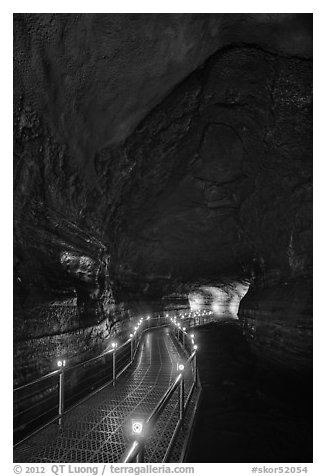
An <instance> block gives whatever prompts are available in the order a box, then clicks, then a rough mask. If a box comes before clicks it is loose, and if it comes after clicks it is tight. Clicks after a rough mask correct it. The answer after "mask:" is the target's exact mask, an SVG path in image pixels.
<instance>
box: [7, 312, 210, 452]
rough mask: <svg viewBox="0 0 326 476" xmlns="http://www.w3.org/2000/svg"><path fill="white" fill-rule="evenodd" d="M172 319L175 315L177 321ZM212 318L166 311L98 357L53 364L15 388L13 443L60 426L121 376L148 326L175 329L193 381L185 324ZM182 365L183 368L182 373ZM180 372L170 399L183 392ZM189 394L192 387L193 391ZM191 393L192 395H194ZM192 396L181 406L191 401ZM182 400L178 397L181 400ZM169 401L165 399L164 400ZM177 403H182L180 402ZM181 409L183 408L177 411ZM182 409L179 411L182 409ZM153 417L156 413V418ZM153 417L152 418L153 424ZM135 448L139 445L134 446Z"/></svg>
mask: <svg viewBox="0 0 326 476" xmlns="http://www.w3.org/2000/svg"><path fill="white" fill-rule="evenodd" d="M171 315H174V316H175V315H178V317H179V319H180V322H179V325H178V324H177V321H176V318H175V317H171ZM210 320H212V317H211V316H210V315H209V313H208V312H207V311H205V312H204V313H201V312H196V313H189V312H188V313H187V312H182V311H169V312H166V313H164V315H160V314H158V315H156V316H152V317H150V318H149V317H148V318H141V319H139V320H138V322H137V323H136V324H134V327H133V332H132V333H130V336H129V339H128V340H127V341H126V342H125V343H124V344H122V345H121V346H120V347H117V346H116V344H115V343H113V346H112V347H111V348H110V349H109V350H107V351H105V352H103V353H102V354H101V355H99V356H96V357H93V358H91V359H88V360H86V361H84V362H81V363H79V364H76V365H73V366H69V365H67V362H66V361H65V359H61V360H58V361H57V365H58V369H57V370H55V371H53V372H50V373H48V374H46V375H44V376H42V377H40V378H38V379H36V380H33V381H32V382H29V383H27V384H25V385H22V386H20V387H17V388H15V389H14V439H15V446H16V445H17V444H18V443H21V442H22V441H24V440H25V439H26V438H29V437H30V436H31V435H32V434H34V433H36V432H38V431H40V430H41V429H42V428H44V427H46V426H48V425H50V424H51V423H54V422H58V423H59V424H61V421H62V420H61V419H62V416H63V415H64V414H65V413H67V412H68V411H70V410H72V409H73V408H75V407H76V406H77V405H79V404H81V403H82V402H84V401H85V400H86V399H88V398H90V397H91V396H92V395H94V394H95V393H97V392H99V391H100V390H101V389H102V388H104V387H105V386H107V385H109V384H111V383H112V385H115V383H116V380H117V379H118V378H119V376H120V375H122V374H123V373H124V372H125V371H126V370H127V369H128V367H129V366H130V365H131V363H132V362H133V360H134V358H135V355H136V351H137V348H138V346H139V342H140V338H141V335H142V334H143V332H144V331H146V330H148V329H149V328H154V327H161V326H164V325H167V324H170V325H172V326H173V329H174V332H175V336H176V338H177V339H178V340H179V342H180V343H181V344H182V345H183V347H184V349H185V351H187V352H188V354H190V357H189V359H188V361H187V363H186V367H189V365H192V366H193V376H194V377H193V379H194V383H195V382H196V374H197V371H196V370H195V367H196V353H195V352H194V351H195V348H194V349H193V348H192V346H194V341H193V338H192V337H191V335H190V334H187V333H186V332H185V327H184V326H185V325H187V327H192V326H196V325H200V324H204V323H205V322H207V321H210ZM186 367H185V369H186ZM182 375H183V373H182V372H181V373H180V374H179V376H180V377H179V376H178V379H179V380H178V379H177V383H176V384H175V387H174V388H173V391H171V393H169V395H171V396H172V394H174V392H175V391H176V389H177V388H179V392H181V390H180V389H181V388H182V385H183V383H182V382H183V378H182ZM192 390H193V388H192ZM192 390H191V392H192ZM168 392H169V390H168ZM190 396H191V395H190V394H189V395H188V399H187V401H186V403H185V405H184V407H183V408H184V409H185V408H186V407H187V403H188V402H189V398H190ZM180 398H181V397H180ZM169 399H170V397H169V398H168V400H169ZM180 405H181V404H180ZM180 408H181V407H180ZM180 411H181V410H180ZM156 414H157V413H155V415H156ZM153 421H154V417H153V419H152V420H151V424H152V423H153ZM137 446H138V445H137Z"/></svg>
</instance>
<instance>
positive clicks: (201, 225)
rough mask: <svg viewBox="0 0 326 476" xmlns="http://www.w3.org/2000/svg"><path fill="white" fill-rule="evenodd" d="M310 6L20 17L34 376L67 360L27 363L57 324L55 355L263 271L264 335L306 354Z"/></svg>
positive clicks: (282, 357)
mask: <svg viewBox="0 0 326 476" xmlns="http://www.w3.org/2000/svg"><path fill="white" fill-rule="evenodd" d="M148 20H150V21H149V22H148ZM124 22H125V23H124ZM137 22H138V23H137ZM310 22H311V18H310V16H309V15H308V17H307V16H300V15H298V16H296V15H279V16H275V15H260V14H257V15H253V16H252V18H251V17H250V16H246V15H244V16H243V15H233V16H232V15H231V16H225V15H218V14H217V15H204V16H201V15H199V16H197V15H182V14H181V15H172V16H165V15H161V16H159V15H158V16H157V15H154V16H150V17H146V16H145V17H144V16H142V15H140V16H137V15H136V16H134V15H126V16H119V15H118V16H117V15H112V16H110V15H98V16H97V15H74V14H71V15H42V14H40V15H38V14H37V15H17V16H16V18H15V22H14V26H15V45H14V51H15V55H14V78H15V84H14V160H15V162H14V171H15V172H14V174H15V175H14V241H15V242H14V304H15V310H14V318H15V323H14V328H15V341H16V342H17V344H15V349H18V350H17V353H16V355H17V361H16V368H17V378H20V376H19V374H20V373H23V374H24V375H25V376H29V377H30V376H31V375H34V374H35V373H37V372H40V373H42V372H45V371H46V370H49V369H48V368H47V366H48V365H49V364H48V363H47V364H45V363H44V365H43V364H42V365H40V366H38V367H37V369H36V367H35V365H36V364H35V365H34V364H32V363H31V364H30V368H29V369H27V368H26V366H28V364H27V363H26V364H25V365H24V366H23V364H22V359H23V356H24V352H25V350H23V349H27V350H26V352H27V354H28V355H30V354H32V352H33V349H35V352H36V354H43V353H44V352H45V350H44V349H45V347H46V345H47V343H48V342H49V340H48V337H47V336H51V339H52V340H53V345H52V344H51V346H52V347H51V348H52V349H53V351H52V350H51V358H52V355H54V354H55V353H56V351H55V349H56V347H58V349H59V348H60V345H61V344H60V345H59V344H57V343H58V342H66V344H63V347H62V352H66V351H67V349H68V348H69V349H72V348H74V349H75V350H76V353H77V348H78V347H79V348H80V349H81V352H80V355H84V350H85V351H86V349H88V350H89V351H92V349H93V350H94V352H96V351H97V349H98V344H99V342H100V341H101V340H103V339H106V337H107V336H108V335H109V334H110V332H111V329H112V328H113V325H114V323H115V322H117V321H121V320H124V319H128V318H129V317H130V316H132V315H134V314H140V313H142V312H144V313H145V312H146V313H147V312H150V311H154V310H159V308H160V307H164V306H166V305H167V300H166V299H165V300H164V299H163V297H164V296H165V297H167V296H170V297H171V295H172V296H173V293H177V294H178V289H179V290H181V291H180V293H181V295H182V293H183V291H182V289H194V288H196V286H198V284H199V285H202V283H205V286H208V287H215V288H219V287H220V288H221V289H223V286H225V284H228V283H229V284H230V285H231V283H233V282H235V281H236V282H244V281H248V282H249V281H250V282H251V283H252V285H251V287H250V289H249V292H248V295H247V296H246V298H245V299H243V301H242V303H241V307H240V317H241V319H242V320H243V322H244V323H245V324H244V328H245V329H246V332H247V330H248V333H249V334H250V335H251V334H252V331H251V330H250V327H252V326H253V325H254V326H255V329H256V331H255V336H254V339H252V338H251V337H250V339H251V340H253V345H254V346H255V348H256V350H257V352H259V353H261V354H264V355H265V357H266V358H270V359H272V360H274V361H276V360H278V361H279V362H280V361H283V362H284V363H285V364H286V365H288V363H289V362H293V365H294V366H297V364H298V361H299V360H300V359H299V357H297V356H295V357H294V358H293V359H292V358H291V359H290V358H288V355H287V352H290V353H291V352H292V353H293V352H294V353H295V354H296V355H297V354H300V353H302V354H304V356H302V362H303V364H304V366H305V365H306V362H307V361H308V360H309V358H308V357H307V355H308V353H309V352H310V351H309V348H310V344H309V341H310V334H311V325H310V323H311V314H309V313H308V309H309V306H310V308H311V305H308V295H309V292H310V290H311V275H312V250H311V229H312V224H311V218H312V210H311V200H312V198H311V197H312V183H311V180H312V114H311V109H312V61H311V32H310ZM144 25H146V26H144ZM194 25H195V27H194ZM143 27H144V28H143ZM193 27H194V28H193ZM254 27H255V28H254ZM130 32H131V33H130ZM299 33H300V34H299ZM129 34H131V36H132V37H133V43H132V44H131V43H130V41H129V40H130V39H129V36H128V35H129ZM266 38H269V40H267V39H266ZM149 39H151V41H149ZM286 283H287V284H286ZM303 289H305V292H304V293H303V292H302V290H303ZM287 290H291V292H289V295H288V296H287ZM180 293H179V294H180ZM177 294H175V296H177ZM293 296H295V297H293ZM162 299H163V300H162ZM172 301H173V299H172ZM172 301H171V299H170V301H169V304H168V305H169V306H170V307H171V305H172V307H173V302H172ZM181 301H182V299H181V300H180V296H179V297H177V298H176V302H177V304H178V305H179V304H180V302H181ZM299 301H300V302H299ZM182 302H183V301H182ZM275 302H277V303H278V308H277V311H275V309H274V307H275ZM182 305H184V302H183V303H182ZM290 315H291V316H292V317H289V316H290ZM295 315H297V318H296V317H295ZM303 316H304V317H303ZM296 319H297V320H296ZM290 321H291V322H290ZM280 322H282V323H286V324H282V323H281V324H280ZM84 329H87V331H84ZM275 332H277V335H282V336H283V334H284V345H281V344H280V342H281V341H282V339H283V337H282V338H281V339H278V343H276V340H277V339H275V338H274V337H272V335H274V334H275ZM70 334H71V336H78V337H76V338H75V337H71V338H70V337H67V339H66V337H65V338H64V339H63V340H60V339H62V338H61V337H59V336H69V335H70ZM92 336H94V339H93V338H92ZM49 338H50V337H49ZM38 339H39V341H38ZM42 339H43V340H42ZM65 339H66V340H65ZM71 339H73V341H74V343H72V341H71ZM27 340H28V342H27V343H26V346H25V347H24V346H23V344H22V342H23V341H27ZM38 342H40V346H38ZM266 342H267V343H268V345H267V344H266ZM18 343H19V344H18ZM19 348H20V349H21V351H19ZM294 348H295V349H297V350H295V351H294V350H293V349H294ZM286 349H288V350H286ZM75 350H71V352H72V354H74V352H75ZM265 350H266V352H265ZM49 359H50V356H49V358H46V359H45V360H46V362H49ZM307 359H308V360H307ZM45 360H44V359H43V357H42V359H41V361H42V362H45ZM291 365H292V364H291ZM22 366H23V367H24V370H23V371H21V370H20V369H21V368H22ZM26 378H27V377H26Z"/></svg>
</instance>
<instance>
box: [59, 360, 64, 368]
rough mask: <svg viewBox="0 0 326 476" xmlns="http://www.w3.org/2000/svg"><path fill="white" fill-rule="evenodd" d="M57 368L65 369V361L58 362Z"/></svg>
mask: <svg viewBox="0 0 326 476" xmlns="http://www.w3.org/2000/svg"><path fill="white" fill-rule="evenodd" d="M57 365H58V367H60V368H61V367H65V366H66V361H65V360H58V362H57Z"/></svg>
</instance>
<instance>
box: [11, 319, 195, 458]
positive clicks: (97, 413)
mask: <svg viewBox="0 0 326 476" xmlns="http://www.w3.org/2000/svg"><path fill="white" fill-rule="evenodd" d="M170 332H171V334H172V330H171V329H170V328H168V327H163V328H158V329H150V330H148V331H147V332H146V333H145V334H144V336H143V339H142V341H141V343H140V346H139V349H138V353H137V357H136V359H135V360H134V362H133V364H132V365H131V366H130V367H129V368H128V369H127V370H126V372H125V373H124V374H123V375H122V376H121V377H120V378H119V380H118V382H117V384H116V386H115V387H112V386H111V385H108V386H106V387H105V388H104V389H102V390H100V391H99V392H98V393H97V394H95V395H94V396H92V397H90V398H89V399H88V400H86V401H85V402H84V403H82V404H80V405H78V406H77V407H76V408H74V409H73V410H71V411H69V412H68V413H67V414H65V415H64V416H63V417H62V422H61V425H59V424H58V423H53V424H51V425H50V426H48V427H46V428H45V429H43V430H41V431H40V432H38V433H37V434H36V435H34V436H32V437H30V438H28V439H27V440H25V441H24V442H22V443H21V444H18V445H17V446H16V447H15V448H14V458H13V459H14V462H15V463H41V462H44V463H51V462H52V463H57V462H60V463H65V462H70V463H79V462H80V463H84V462H88V463H104V462H118V461H120V459H121V457H122V455H123V453H124V452H125V450H126V448H127V446H128V444H130V440H129V439H128V436H127V430H126V429H127V425H128V424H129V422H130V419H131V418H145V419H146V418H148V416H149V415H150V414H151V412H152V411H153V410H154V408H155V407H156V405H157V404H158V402H159V401H160V399H161V398H162V397H163V396H164V394H165V392H166V391H167V389H168V388H169V386H170V385H171V384H172V383H173V381H174V380H175V378H176V376H177V375H178V367H177V365H178V363H179V364H180V363H184V362H185V361H186V359H187V357H186V355H185V354H184V353H183V352H182V350H181V348H180V347H179V345H178V344H177V341H176V340H175V338H174V337H172V336H170ZM184 382H185V394H186V395H187V392H189V388H190V386H191V382H192V377H191V369H190V370H189V371H186V370H185V375H184ZM190 407H191V405H190ZM178 410H179V409H178V395H177V394H176V395H175V396H173V398H171V400H170V401H169V403H168V405H167V407H166V409H165V411H164V414H163V415H162V418H160V420H159V421H158V422H157V425H156V426H155V430H154V431H153V434H152V435H151V438H150V440H149V444H148V445H146V450H145V461H150V462H159V461H162V458H163V456H164V451H165V450H164V447H165V448H166V442H168V441H169V440H170V439H171V435H172V433H173V430H174V427H175V424H176V422H177V421H178ZM185 426H186V422H185V425H184V428H183V431H185ZM183 437H184V436H182V435H180V438H181V439H182V438H183ZM180 438H179V440H180ZM163 440H164V441H163ZM177 440H178V439H177ZM177 457H178V456H177V455H174V458H177Z"/></svg>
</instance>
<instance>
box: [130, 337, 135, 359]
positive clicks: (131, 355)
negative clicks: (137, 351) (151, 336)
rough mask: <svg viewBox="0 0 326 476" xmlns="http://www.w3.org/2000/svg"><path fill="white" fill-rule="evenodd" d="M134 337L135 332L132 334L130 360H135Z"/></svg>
mask: <svg viewBox="0 0 326 476" xmlns="http://www.w3.org/2000/svg"><path fill="white" fill-rule="evenodd" d="M133 338H134V335H133V334H130V362H132V361H133V358H134V352H133V350H134V349H133V347H134V346H133Z"/></svg>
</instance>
